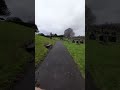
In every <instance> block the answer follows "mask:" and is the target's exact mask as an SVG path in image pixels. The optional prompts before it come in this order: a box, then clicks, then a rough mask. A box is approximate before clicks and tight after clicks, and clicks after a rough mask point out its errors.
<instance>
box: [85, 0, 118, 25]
mask: <svg viewBox="0 0 120 90" xmlns="http://www.w3.org/2000/svg"><path fill="white" fill-rule="evenodd" d="M85 2H86V4H87V5H88V7H89V8H91V10H92V11H93V13H94V14H95V16H96V23H97V24H102V23H106V22H109V23H111V22H112V23H120V0H86V1H85Z"/></svg>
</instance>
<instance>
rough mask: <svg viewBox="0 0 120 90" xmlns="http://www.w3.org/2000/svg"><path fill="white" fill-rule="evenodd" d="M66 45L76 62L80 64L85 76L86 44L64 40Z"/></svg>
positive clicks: (79, 66)
mask: <svg viewBox="0 0 120 90" xmlns="http://www.w3.org/2000/svg"><path fill="white" fill-rule="evenodd" d="M64 45H65V46H66V47H67V49H68V51H69V52H70V54H71V55H72V57H73V59H74V60H75V63H76V64H77V65H78V68H79V70H80V72H81V73H82V76H83V77H84V78H85V44H80V45H78V44H74V43H71V42H66V41H64Z"/></svg>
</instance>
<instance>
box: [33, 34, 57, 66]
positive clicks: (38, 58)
mask: <svg viewBox="0 0 120 90" xmlns="http://www.w3.org/2000/svg"><path fill="white" fill-rule="evenodd" d="M46 43H49V44H52V45H54V43H55V40H53V39H50V38H46V37H43V36H40V35H35V65H37V64H38V63H41V62H42V61H43V60H44V58H45V56H46V54H47V52H48V49H47V48H45V46H44V45H45V44H46Z"/></svg>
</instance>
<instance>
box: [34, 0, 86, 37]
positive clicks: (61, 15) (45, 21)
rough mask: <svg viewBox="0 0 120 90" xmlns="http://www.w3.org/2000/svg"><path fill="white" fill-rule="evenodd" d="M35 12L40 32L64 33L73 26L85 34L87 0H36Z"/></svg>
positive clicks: (81, 33) (75, 29)
mask: <svg viewBox="0 0 120 90" xmlns="http://www.w3.org/2000/svg"><path fill="white" fill-rule="evenodd" d="M35 13H36V14H35V15H36V16H35V17H36V24H37V25H38V27H39V31H40V32H43V33H50V32H53V33H57V34H63V33H64V30H65V29H67V28H73V29H74V32H75V33H76V35H85V33H84V32H85V28H84V27H85V0H36V12H35Z"/></svg>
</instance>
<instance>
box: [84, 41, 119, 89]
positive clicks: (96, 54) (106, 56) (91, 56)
mask: <svg viewBox="0 0 120 90" xmlns="http://www.w3.org/2000/svg"><path fill="white" fill-rule="evenodd" d="M86 51H87V52H86V65H87V67H88V69H89V71H90V73H91V75H92V77H93V79H94V81H95V84H96V85H97V87H98V88H100V90H120V43H119V44H118V43H109V44H106V45H102V44H100V43H99V42H97V41H87V44H86Z"/></svg>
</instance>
